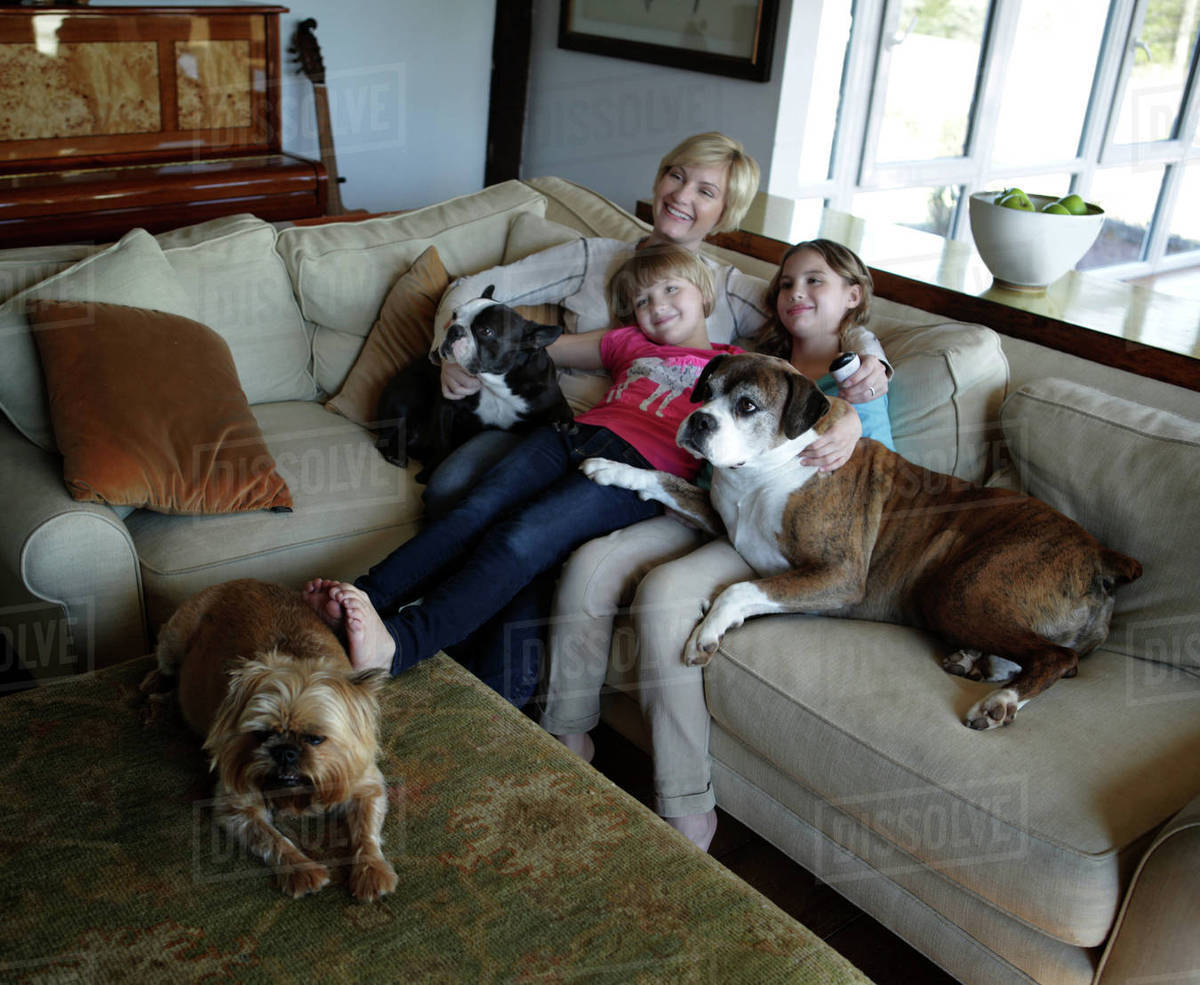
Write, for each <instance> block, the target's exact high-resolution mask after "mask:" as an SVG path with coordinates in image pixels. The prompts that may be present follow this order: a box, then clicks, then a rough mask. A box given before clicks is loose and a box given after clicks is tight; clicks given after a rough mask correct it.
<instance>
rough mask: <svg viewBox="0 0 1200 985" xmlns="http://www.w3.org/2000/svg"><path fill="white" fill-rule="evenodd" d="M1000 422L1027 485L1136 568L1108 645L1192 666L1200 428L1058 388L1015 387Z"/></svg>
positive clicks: (1197, 602) (1199, 609) (1198, 665)
mask: <svg viewBox="0 0 1200 985" xmlns="http://www.w3.org/2000/svg"><path fill="white" fill-rule="evenodd" d="M1002 421H1003V425H1004V439H1005V443H1006V445H1007V446H1008V449H1009V451H1010V453H1011V455H1012V459H1013V462H1014V465H1015V466H1016V469H1017V471H1018V473H1019V474H1020V477H1021V483H1022V485H1023V487H1024V488H1025V489H1026V490H1027V491H1028V492H1029V493H1030V494H1031V495H1033V496H1036V497H1038V498H1039V499H1042V500H1045V501H1046V502H1047V503H1049V504H1050V505H1051V506H1053V507H1055V509H1058V510H1061V511H1062V512H1063V513H1066V514H1067V515H1068V516H1069V517H1071V518H1072V519H1074V520H1076V521H1077V522H1078V523H1080V524H1081V525H1082V526H1083V527H1084V528H1086V529H1087V530H1088V531H1090V532H1091V533H1092V535H1093V536H1095V537H1096V538H1097V539H1098V540H1099V541H1100V542H1101V543H1102V544H1104V545H1105V546H1106V547H1110V548H1112V549H1113V550H1116V551H1120V552H1122V553H1123V554H1128V555H1130V556H1131V557H1134V558H1137V559H1138V560H1139V561H1141V562H1142V564H1143V569H1144V570H1143V573H1142V577H1141V578H1140V579H1138V580H1137V581H1135V582H1134V583H1133V584H1131V585H1126V586H1124V587H1122V588H1121V589H1120V590H1119V591H1118V592H1117V597H1116V608H1115V616H1114V619H1113V625H1112V629H1111V632H1110V635H1109V638H1108V642H1107V644H1106V645H1107V647H1108V648H1109V649H1111V650H1117V651H1119V652H1121V653H1124V654H1127V655H1128V656H1131V657H1139V658H1141V659H1144V660H1157V661H1162V662H1164V663H1170V664H1176V665H1178V666H1181V667H1188V668H1191V669H1193V670H1197V669H1200V644H1198V643H1197V626H1200V593H1197V591H1196V570H1197V566H1196V557H1195V545H1197V544H1200V508H1198V507H1197V504H1200V422H1197V421H1192V420H1188V419H1187V418H1183V417H1179V416H1177V415H1175V414H1171V413H1168V412H1167V411H1162V410H1157V409H1155V408H1152V407H1146V406H1143V405H1141V404H1137V403H1133V402H1132V401H1129V400H1122V399H1120V398H1118V397H1111V396H1109V395H1108V394H1105V393H1101V392H1100V391H1098V390H1094V389H1092V388H1090V387H1086V386H1082V385H1080V384H1078V383H1073V382H1070V381H1068V380H1058V379H1051V380H1040V381H1036V382H1034V383H1031V384H1028V385H1027V386H1023V387H1022V388H1021V389H1020V390H1018V391H1017V392H1016V393H1014V394H1013V395H1012V396H1011V397H1009V399H1008V400H1007V401H1006V402H1005V404H1004V409H1003V414H1002Z"/></svg>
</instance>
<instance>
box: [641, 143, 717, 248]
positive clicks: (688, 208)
mask: <svg viewBox="0 0 1200 985" xmlns="http://www.w3.org/2000/svg"><path fill="white" fill-rule="evenodd" d="M728 180H729V165H727V164H673V165H671V167H669V168H667V170H666V171H665V172H664V174H663V176H662V177H661V178H660V179H659V180H658V184H656V185H655V186H654V210H653V213H654V233H653V234H652V238H653V239H654V240H655V241H656V242H660V243H676V244H678V245H679V246H683V247H686V248H687V249H689V250H695V249H696V248H698V247H699V246H700V243H701V242H702V241H703V240H704V237H705V236H707V235H708V234H709V233H710V232H712V230H713V226H715V225H716V224H717V223H718V222H720V221H721V216H722V215H723V214H724V212H725V188H726V184H727V182H728Z"/></svg>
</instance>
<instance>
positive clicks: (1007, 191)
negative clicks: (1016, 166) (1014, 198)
mask: <svg viewBox="0 0 1200 985" xmlns="http://www.w3.org/2000/svg"><path fill="white" fill-rule="evenodd" d="M1010 195H1019V196H1021V198H1028V197H1029V196H1028V195H1026V194H1025V193H1024V192H1023V191H1021V189H1020V188H1016V187H1013V188H1005V189H1004V191H1002V192H1000V193H999V194H998V195H997V196H996V197H995V198H994V199H992V203H993V204H995V205H999V204H1000V203H1001V202H1002V201H1003V200H1004V199H1006V198H1008V197H1009V196H1010Z"/></svg>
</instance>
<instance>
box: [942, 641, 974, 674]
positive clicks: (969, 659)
mask: <svg viewBox="0 0 1200 985" xmlns="http://www.w3.org/2000/svg"><path fill="white" fill-rule="evenodd" d="M982 659H983V651H982V650H966V649H963V650H959V651H958V652H957V653H951V654H950V655H949V656H948V657H946V658H944V659H943V660H942V670H944V671H945V672H946V673H947V674H953V675H954V676H955V677H966V678H969V679H970V680H972V681H981V680H983V672H982V670H981V669H980V667H979V661H980V660H982Z"/></svg>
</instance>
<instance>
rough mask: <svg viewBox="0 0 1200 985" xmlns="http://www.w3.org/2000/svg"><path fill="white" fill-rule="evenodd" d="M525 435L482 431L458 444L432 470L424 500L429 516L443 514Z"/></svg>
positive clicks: (427, 516)
mask: <svg viewBox="0 0 1200 985" xmlns="http://www.w3.org/2000/svg"><path fill="white" fill-rule="evenodd" d="M524 439H525V435H523V434H516V433H514V432H512V431H480V432H479V433H478V434H477V435H475V437H473V438H471V439H470V440H469V441H466V442H465V443H463V444H462V445H459V447H457V448H455V449H454V451H452V452H451V453H450V454H449V455H447V456H446V457H445V458H444V459H443V460H442V464H441V465H439V466H438V467H437V468H436V469H434V471H433V475H431V476H430V477H429V482H428V483H427V484H426V485H425V491H424V492H423V493H421V500H422V502H424V504H425V517H426V519H429V518H433V517H439V516H442V515H443V514H444V513H446V512H447V511H449V510H450V509H451V508H452V507H453V506H454V504H455V503H457V502H458V501H459V500H460V499H462V498H463V496H465V495H466V494H467V493H469V492H470V491H471V490H472V489H473V488H474V486H475V484H476V483H477V482H478V481H479V480H480V479H481V478H483V476H485V475H486V474H487V473H488V471H489V470H490V469H491V468H492V466H494V465H496V464H498V463H499V462H501V461H503V459H504V456H505V455H507V454H508V453H509V452H510V451H512V450H513V449H514V448H516V447H517V445H519V444H520V443H521V442H522V441H523V440H524Z"/></svg>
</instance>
